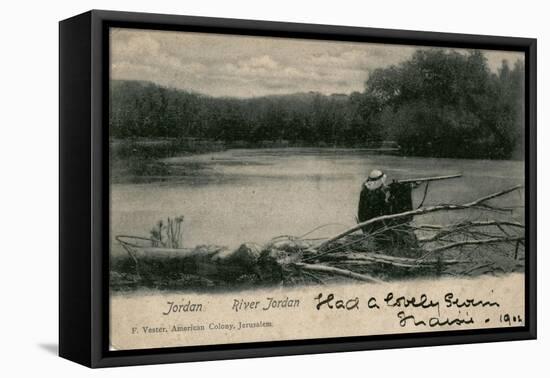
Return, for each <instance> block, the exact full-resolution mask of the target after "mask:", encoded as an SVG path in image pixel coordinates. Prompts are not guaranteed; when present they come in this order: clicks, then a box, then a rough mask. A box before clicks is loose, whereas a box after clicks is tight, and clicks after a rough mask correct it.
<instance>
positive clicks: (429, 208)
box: [318, 185, 523, 251]
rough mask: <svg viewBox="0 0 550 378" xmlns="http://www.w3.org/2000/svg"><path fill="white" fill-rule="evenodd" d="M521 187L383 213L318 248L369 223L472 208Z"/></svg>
mask: <svg viewBox="0 0 550 378" xmlns="http://www.w3.org/2000/svg"><path fill="white" fill-rule="evenodd" d="M521 188H523V185H517V186H514V187H511V188H508V189H506V190H502V191H500V192H496V193H492V194H490V195H488V196H485V197H481V198H479V199H476V200H475V201H472V202H468V203H465V204H462V205H455V204H443V205H435V206H426V207H421V208H419V209H416V210H410V211H405V212H403V213H398V214H388V215H383V216H380V217H376V218H372V219H369V220H367V221H364V222H361V223H358V224H357V225H355V226H353V227H351V228H349V229H347V230H346V231H344V232H341V233H340V234H338V235H336V236H334V237H332V238H330V239H328V240H327V241H326V242H324V243H322V244H321V245H320V246H319V248H318V250H319V251H322V250H323V249H324V248H326V247H327V246H328V245H329V244H330V243H332V242H334V241H336V240H338V239H341V238H343V237H344V236H346V235H349V234H351V233H353V232H355V231H358V230H360V229H362V228H363V227H365V226H368V225H370V224H373V223H377V222H383V221H388V220H393V219H399V218H404V217H410V216H416V215H423V214H428V213H433V212H436V211H452V210H464V209H468V208H472V207H474V206H478V205H480V204H483V203H484V202H486V201H489V200H491V199H494V198H497V197H500V196H503V195H505V194H508V193H510V192H513V191H515V190H518V189H521Z"/></svg>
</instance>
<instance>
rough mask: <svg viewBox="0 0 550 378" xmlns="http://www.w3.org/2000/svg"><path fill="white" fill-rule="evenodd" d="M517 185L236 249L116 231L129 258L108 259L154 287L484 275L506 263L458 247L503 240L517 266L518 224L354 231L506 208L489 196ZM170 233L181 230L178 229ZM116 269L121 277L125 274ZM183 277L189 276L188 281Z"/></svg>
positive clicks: (521, 242)
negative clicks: (179, 244) (331, 231)
mask: <svg viewBox="0 0 550 378" xmlns="http://www.w3.org/2000/svg"><path fill="white" fill-rule="evenodd" d="M522 187H523V186H521V185H518V186H514V187H511V188H508V189H506V190H503V191H500V192H496V193H492V194H490V195H488V196H484V197H481V198H479V199H476V200H474V201H471V202H467V203H464V204H440V205H433V206H424V207H420V208H418V209H416V210H411V211H406V212H402V213H399V214H390V215H384V216H381V217H377V218H373V219H370V220H368V221H365V222H362V223H358V224H357V225H355V226H353V227H347V228H346V229H345V230H344V231H343V232H340V233H339V234H337V235H336V236H333V237H330V238H327V237H325V238H310V239H308V238H306V237H308V236H310V235H311V234H312V233H313V232H314V231H317V230H320V229H321V228H323V227H324V226H320V227H316V228H315V229H314V230H311V231H309V232H307V233H305V234H303V235H301V236H297V237H295V236H292V235H281V236H277V237H275V238H273V239H272V240H271V241H269V242H267V243H266V244H265V245H263V246H259V245H256V244H252V243H245V244H242V245H241V246H240V247H239V248H237V249H236V250H229V249H227V248H224V247H219V246H197V247H195V248H168V247H167V246H166V245H163V246H159V241H158V240H155V239H150V238H139V237H130V236H118V237H116V240H117V241H118V242H119V243H120V245H122V247H123V248H124V249H125V250H126V251H127V252H128V255H129V256H130V257H131V258H130V259H128V258H126V260H128V261H130V262H131V263H130V264H129V263H127V262H125V260H124V259H123V258H122V259H120V261H118V260H117V259H114V260H113V259H112V261H111V266H112V267H114V268H112V271H114V272H115V273H116V274H114V277H115V278H116V277H118V278H117V279H120V280H121V281H124V282H130V281H132V280H133V282H134V284H135V285H138V286H139V285H145V286H149V287H156V288H158V287H161V288H162V287H167V288H179V287H189V285H199V284H200V285H207V286H210V285H219V286H224V285H228V284H230V285H234V284H237V283H244V284H247V285H262V284H267V283H283V284H290V285H293V284H297V283H316V284H325V283H327V282H329V281H331V280H344V279H352V280H359V281H363V282H369V283H378V282H381V277H384V279H392V278H393V277H403V276H404V275H406V274H410V276H409V277H416V276H417V275H418V274H432V275H434V274H436V275H442V274H448V275H453V276H457V275H462V276H464V275H470V274H472V273H474V272H475V274H482V269H483V268H489V267H490V272H492V273H493V274H494V273H495V272H497V271H504V269H503V268H502V267H499V266H498V264H497V265H495V264H494V263H493V262H488V261H483V259H482V260H481V261H474V260H471V259H470V258H464V255H461V253H462V251H463V250H473V249H474V248H478V247H480V246H486V247H485V249H484V250H483V251H484V252H485V251H486V252H491V249H490V248H492V247H491V246H493V245H497V244H507V245H508V244H509V249H510V255H511V256H510V259H512V262H513V263H509V266H510V267H511V268H509V269H516V266H517V265H518V264H520V265H519V266H520V268H521V261H522V260H521V256H520V255H519V254H520V251H521V249H520V247H521V246H522V245H524V238H525V235H524V229H525V226H524V225H523V224H522V223H519V222H516V221H514V220H512V219H503V220H500V219H499V220H469V221H462V222H459V223H454V224H447V225H437V224H435V225H434V224H419V225H412V224H411V225H410V224H393V225H390V226H385V227H383V228H381V229H379V230H377V231H375V232H373V233H370V234H360V233H357V232H356V231H359V230H361V229H362V228H363V227H365V226H367V225H369V224H373V223H375V222H384V221H389V220H395V219H399V218H407V217H411V216H418V215H423V214H428V213H434V212H440V211H456V210H464V209H481V210H485V211H507V209H505V208H502V207H497V206H493V205H491V204H488V203H487V201H489V200H491V199H495V198H498V197H501V196H503V195H505V194H508V193H511V192H513V191H516V190H519V189H521V188H522ZM325 226H326V225H325ZM412 230H415V231H417V232H420V233H423V234H425V233H428V234H429V235H428V236H425V235H422V237H418V238H417V237H416V236H415V237H414V238H413V239H414V240H412V241H413V242H414V243H412V244H411V245H407V244H406V243H407V239H406V238H405V243H404V244H400V245H399V246H398V247H397V248H394V249H393V250H385V249H384V247H382V248H381V249H380V248H378V250H377V249H376V245H377V243H372V242H373V241H374V240H377V239H378V238H383V237H384V236H385V233H387V232H388V231H391V232H392V233H394V234H397V235H399V233H400V232H404V233H405V234H406V233H409V234H410V233H411V232H412ZM174 235H176V236H181V235H180V234H179V233H177V232H175V233H174ZM161 241H162V239H161ZM172 244H174V243H172ZM373 248H374V249H373ZM507 248H508V247H507ZM407 253H409V254H407ZM488 255H489V253H487V256H488ZM488 258H489V259H490V256H488ZM505 269H508V268H505ZM119 276H120V277H122V276H123V277H124V280H123V279H122V278H120V277H119ZM189 277H195V278H194V279H192V280H191V279H190V278H189Z"/></svg>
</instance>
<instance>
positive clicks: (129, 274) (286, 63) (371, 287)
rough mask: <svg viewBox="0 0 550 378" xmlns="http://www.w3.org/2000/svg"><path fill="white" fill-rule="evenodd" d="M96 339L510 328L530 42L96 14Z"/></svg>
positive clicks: (520, 292)
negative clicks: (309, 35) (104, 149)
mask: <svg viewBox="0 0 550 378" xmlns="http://www.w3.org/2000/svg"><path fill="white" fill-rule="evenodd" d="M109 46H110V47H109V70H110V71H109V77H110V80H109V117H108V119H109V125H108V126H109V168H110V173H109V182H110V218H109V219H110V225H109V230H110V251H109V256H110V262H109V266H110V269H109V288H110V298H109V309H110V315H109V334H110V349H111V350H131V349H148V348H163V347H186V346H198V345H218V344H235V343H249V342H269V341H281V340H306V339H325V338H333V337H347V336H371V335H389V334H409V333H417V332H430V331H455V330H474V329H489V328H503V327H519V326H524V325H525V319H524V318H525V261H526V255H528V254H529V251H528V250H527V249H526V248H525V235H526V230H525V203H526V199H525V196H526V194H525V189H524V185H525V178H526V174H525V119H526V117H525V77H526V76H525V56H524V53H521V52H514V51H496V50H479V49H460V48H441V47H430V46H411V45H396V44H374V43H365V42H346V41H328V40H314V39H297V38H276V37H260V36H246V35H230V34H213V33H198V32H184V31H160V30H141V29H132V28H110V30H109Z"/></svg>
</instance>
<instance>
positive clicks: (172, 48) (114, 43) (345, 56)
mask: <svg viewBox="0 0 550 378" xmlns="http://www.w3.org/2000/svg"><path fill="white" fill-rule="evenodd" d="M416 48H417V47H414V46H399V45H387V44H386V45H382V44H371V43H348V42H330V41H312V40H303V39H289V38H285V39H283V38H266V37H248V36H231V35H220V34H205V33H188V32H171V31H149V30H136V29H111V78H112V79H126V80H144V81H151V82H154V83H157V84H159V85H162V86H167V87H172V88H179V89H185V90H190V91H194V92H200V93H204V94H207V95H211V96H233V97H253V96H262V95H270V94H285V93H296V92H309V91H316V92H321V93H324V94H331V93H351V92H353V91H362V90H363V89H364V82H365V80H366V79H367V78H368V75H369V71H372V70H373V69H376V68H379V67H386V66H389V65H392V64H396V63H399V62H402V61H403V60H406V59H408V58H409V57H410V56H411V55H412V53H413V52H414V50H415V49H416ZM485 55H486V57H487V60H488V63H489V67H490V68H491V70H493V71H496V69H497V67H499V66H500V64H501V62H502V60H503V59H506V60H508V61H509V62H510V63H511V64H513V63H514V62H515V61H516V60H518V59H523V53H517V52H502V51H485Z"/></svg>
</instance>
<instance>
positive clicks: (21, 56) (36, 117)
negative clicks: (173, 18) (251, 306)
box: [0, 0, 550, 378]
mask: <svg viewBox="0 0 550 378" xmlns="http://www.w3.org/2000/svg"><path fill="white" fill-rule="evenodd" d="M544 3H545V2H544V1H525V0H524V1H517V0H516V1H504V0H500V1H493V2H489V1H487V2H485V1H479V0H477V1H471V0H460V1H453V2H445V1H421V0H413V1H407V0H387V1H380V0H378V1H367V0H362V1H357V2H352V1H344V0H338V1H331V2H327V3H322V2H321V1H320V0H318V1H310V2H306V1H299V0H284V1H283V0H272V1H258V0H257V1H245V0H226V1H223V0H219V1H215V0H194V1H161V0H154V1H153V0H131V1H105V0H96V1H89V0H86V1H72V2H66V3H63V2H61V1H59V2H48V1H35V2H31V1H6V2H4V3H3V6H2V21H1V22H0V28H1V33H0V38H1V44H0V51H1V58H0V64H1V70H0V74H1V75H2V77H1V80H0V95H1V96H2V99H1V101H0V103H1V104H2V105H1V108H0V109H1V110H0V122H1V124H0V133H1V135H0V164H1V165H0V167H1V171H0V173H1V185H0V191H1V195H0V198H1V200H2V206H1V207H0V222H1V227H0V230H1V233H0V240H1V242H0V290H1V297H0V349H1V351H0V372H1V373H0V375H1V376H3V377H15V376H29V377H32V376H34V375H38V374H41V375H52V376H53V375H55V376H67V377H79V376H92V375H93V376H100V375H101V376H109V377H112V376H117V377H122V376H131V377H142V376H143V377H145V376H147V377H151V376H152V375H154V376H157V377H160V376H170V377H182V376H186V377H190V376H194V375H197V376H202V377H207V376H212V377H229V376H239V377H249V376H250V377H252V376H254V377H258V376H261V377H279V378H280V377H281V376H287V377H291V376H296V375H297V374H305V375H307V376H314V375H315V376H326V377H329V376H340V377H342V376H344V375H348V374H349V375H350V376H357V377H366V376H383V377H387V376H398V375H404V376H407V377H420V376H422V377H431V376H444V377H446V378H450V377H462V376H478V375H479V376H481V375H482V374H483V375H486V376H492V377H500V376H506V377H507V376H521V375H524V374H533V375H534V376H541V375H542V374H543V373H542V372H543V371H544V370H546V373H547V371H548V357H549V351H550V343H549V342H548V337H549V336H550V334H549V331H548V329H549V327H548V322H547V321H546V319H545V315H546V314H548V301H545V300H543V296H544V295H546V293H547V289H548V278H547V277H546V276H545V275H546V274H550V271H549V270H548V268H549V267H548V264H547V261H548V258H547V254H546V252H547V247H548V245H549V241H548V240H549V239H548V238H545V237H544V236H545V234H546V233H547V232H548V231H549V230H548V227H547V225H548V220H547V217H546V216H545V215H547V214H549V213H550V206H549V201H548V199H547V196H545V192H547V191H548V190H549V185H548V184H549V182H548V178H547V175H546V174H545V173H546V172H545V171H546V170H545V169H544V166H545V163H549V162H550V152H548V150H547V149H546V148H547V146H548V144H549V143H550V138H549V135H548V130H547V129H546V127H545V126H546V121H547V115H548V112H545V110H546V109H544V105H545V104H546V103H547V102H548V88H550V86H549V83H548V78H549V75H548V71H546V70H545V67H548V65H549V64H550V62H549V61H548V51H549V40H550V27H549V23H550V20H549V19H548V14H549V12H548V11H547V10H546V9H544V8H545V5H544ZM92 8H96V9H111V10H127V11H143V12H157V13H173V14H188V15H200V16H217V17H231V18H249V19H258V20H262V19H263V20H275V21H294V22H307V23H324V24H338V25H352V26H372V27H382V28H396V29H412V30H429V31H441V32H460V33H478V34H494V35H511V36H524V37H536V38H538V40H539V42H538V49H539V50H538V51H539V55H538V57H539V60H538V66H539V70H538V85H539V90H538V106H539V114H538V125H539V126H538V135H539V143H538V148H539V154H538V162H539V164H538V165H539V170H538V178H539V184H538V192H539V206H538V213H539V219H538V222H539V249H538V256H539V257H538V259H539V269H538V271H539V299H538V300H539V312H538V315H539V340H538V341H524V342H506V343H493V344H478V345H459V346H447V347H432V348H414V349H401V350H390V351H370V352H355V353H345V354H342V353H338V354H325V355H311V356H301V357H279V358H267V359H252V360H237V361H221V362H208V363H193V364H174V365H163V366H145V367H132V368H115V369H106V370H105V369H104V370H95V371H92V370H89V369H86V368H83V367H80V366H78V365H76V364H74V363H72V362H69V361H66V360H62V359H61V358H59V357H57V356H56V349H57V303H58V302H57V297H58V296H57V264H58V258H57V248H58V200H57V196H58V110H57V109H58V108H57V107H58V97H57V96H58V86H57V80H58V39H57V38H58V25H57V22H58V21H59V20H62V19H64V18H68V17H70V16H73V15H75V14H78V13H81V12H84V11H87V10H89V9H92ZM545 349H546V351H545Z"/></svg>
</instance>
